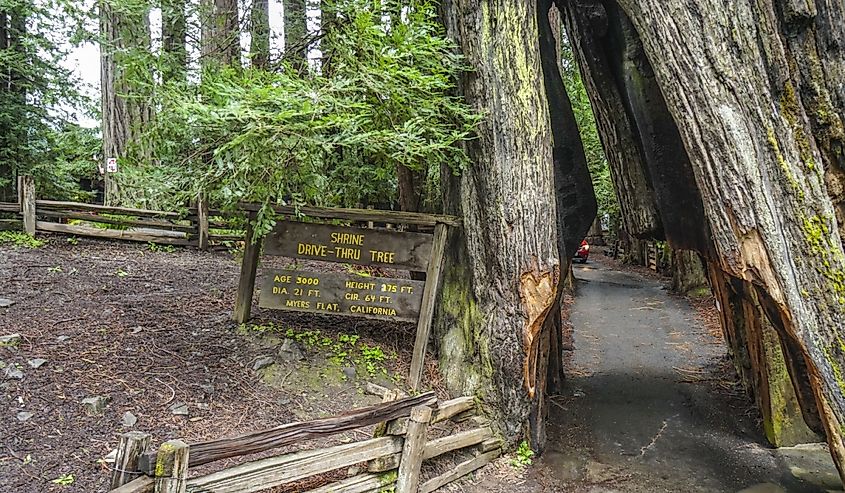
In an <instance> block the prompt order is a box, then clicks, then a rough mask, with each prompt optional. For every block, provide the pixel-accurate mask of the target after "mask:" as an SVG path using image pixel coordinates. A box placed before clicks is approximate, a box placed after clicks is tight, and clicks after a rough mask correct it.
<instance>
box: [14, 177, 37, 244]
mask: <svg viewBox="0 0 845 493" xmlns="http://www.w3.org/2000/svg"><path fill="white" fill-rule="evenodd" d="M18 197H19V198H20V201H21V214H22V215H23V230H24V232H25V233H26V234H28V235H30V236H32V235H35V228H36V226H35V179H34V178H33V177H31V176H20V177H18Z"/></svg>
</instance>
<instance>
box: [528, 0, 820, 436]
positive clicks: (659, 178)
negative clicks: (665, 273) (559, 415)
mask: <svg viewBox="0 0 845 493" xmlns="http://www.w3.org/2000/svg"><path fill="white" fill-rule="evenodd" d="M538 5H539V8H538V28H539V34H540V53H541V61H542V69H543V76H544V83H545V90H546V96H547V99H548V104H549V107H550V118H551V122H552V131H553V135H554V142H555V146H554V152H553V156H554V173H555V192H556V197H557V205H558V215H557V220H558V228H559V242H560V244H559V248H560V256H561V259H571V258H572V254H573V252H574V251H575V250H576V249H577V245H578V243H579V242H580V241H581V239H582V238H583V236H584V234H585V232H586V231H587V229H588V228H589V227H590V225H591V224H592V223H593V220H592V219H593V217H594V214H595V213H596V212H598V214H599V215H600V216H604V217H605V218H607V217H608V216H610V215H611V214H610V213H609V211H608V210H607V209H608V208H609V207H613V205H611V206H608V204H607V203H606V202H607V201H603V200H602V194H603V193H606V190H603V189H602V183H601V179H602V177H601V176H597V173H601V169H602V167H601V166H600V165H597V164H596V163H595V162H592V160H594V159H604V160H605V162H604V165H605V166H606V167H607V168H609V169H608V171H609V173H608V174H609V178H610V179H609V180H608V181H610V182H612V183H611V186H612V194H613V196H614V198H615V199H616V204H618V205H615V206H616V207H618V209H616V210H615V211H613V212H615V213H616V214H618V220H615V221H614V220H610V221H607V220H605V222H606V223H610V224H612V225H618V227H617V229H618V231H616V233H617V234H618V237H619V238H620V239H622V240H623V241H624V242H625V243H626V245H627V247H628V248H627V249H628V251H629V252H631V251H633V252H637V251H639V252H640V255H641V252H642V245H644V244H645V242H646V241H655V240H656V241H662V242H667V244H668V247H669V248H670V249H671V251H672V255H673V256H674V257H675V258H676V259H677V262H676V267H675V268H676V270H677V271H678V273H677V274H676V276H675V277H676V279H675V284H676V287H680V286H683V285H684V284H685V283H690V284H696V283H695V279H696V278H697V279H699V281H700V280H701V279H702V278H704V279H706V281H705V282H704V283H702V282H699V283H698V285H699V286H701V285H702V284H704V285H705V286H706V289H707V290H708V291H711V292H712V295H713V297H714V299H715V302H716V305H717V307H718V311H719V316H720V323H721V326H722V330H723V333H724V337H725V343H726V345H727V352H728V354H729V356H730V358H731V360H732V362H733V365H734V367H735V369H736V372H737V373H738V374H739V377H740V379H741V381H742V383H743V385H744V387H745V388H746V389H747V392H748V394H749V396H750V397H751V399H752V400H753V401H754V403H755V405H756V407H757V408H758V409H759V411H760V414H761V418H762V422H761V425H760V427H761V431H762V433H763V434H764V435H765V438H766V440H768V441H769V442H770V443H771V444H772V445H774V446H788V445H795V444H797V443H803V442H807V441H819V440H821V439H823V437H824V436H825V427H824V423H823V419H822V417H821V415H822V413H821V412H820V410H819V409H820V408H819V406H820V405H819V403H818V402H819V401H818V400H817V391H814V386H813V385H812V383H811V378H813V377H812V375H811V368H812V366H813V365H812V362H811V361H808V355H807V353H806V350H804V349H802V346H801V343H800V341H798V340H797V339H796V337H795V335H794V333H793V332H792V331H790V330H789V329H788V327H787V325H788V324H789V322H787V320H788V315H787V314H784V313H783V312H782V310H781V309H780V308H779V305H778V303H776V302H775V301H774V299H773V298H772V296H771V295H770V294H769V293H768V292H767V291H766V289H765V288H764V287H763V285H762V283H759V282H756V283H755V282H753V281H749V280H745V279H741V278H739V277H737V276H736V275H732V274H730V273H728V272H726V271H725V270H724V269H722V268H720V266H719V261H718V258H717V253H716V251H717V249H716V245H715V244H714V239H713V232H712V231H711V229H710V227H709V224H710V223H709V220H708V217H707V215H706V214H705V205H704V201H703V199H702V192H701V190H700V189H699V181H698V179H697V177H696V174H695V172H694V170H693V166H692V163H691V157H690V155H689V154H688V152H687V149H686V146H685V143H684V140H683V138H682V136H681V132H680V130H679V127H678V123H677V118H676V117H675V116H673V114H672V112H671V111H670V108H669V105H668V104H667V101H666V99H665V97H664V95H663V92H662V89H661V81H660V80H659V78H658V76H657V74H656V73H655V70H654V68H653V67H652V63H651V61H650V60H649V57H648V55H647V53H646V49H645V48H644V46H643V42H642V41H641V39H640V35H639V33H638V31H637V28H636V27H635V25H634V23H633V22H632V21H631V19H630V18H629V17H628V15H627V14H626V12H625V11H624V10H623V8H622V7H620V5H619V4H618V3H617V2H616V0H578V1H557V2H555V1H554V0H539V2H538ZM558 8H559V9H560V10H559V11H558ZM559 26H562V27H563V29H560V28H559ZM564 54H569V55H570V56H569V57H566V56H563V55H564ZM567 77H569V79H567ZM574 79H577V83H580V84H582V90H583V94H573V84H572V81H573V80H574ZM584 97H586V98H587V100H588V101H587V105H586V108H587V110H586V111H587V112H589V113H590V114H589V115H587V116H586V117H585V116H584V115H581V114H580V113H582V112H584V111H585V106H584V105H583V103H584V101H582V100H581V99H580V98H584ZM588 119H593V122H592V124H593V125H594V126H595V128H594V129H592V130H589V129H587V130H585V123H587V124H588V125H589V124H590V122H584V120H588ZM579 127H580V128H579ZM591 132H592V133H591ZM595 139H599V140H600V142H594V140H595ZM596 147H598V149H599V152H596V150H595V148H596ZM585 151H586V153H585ZM602 154H603V155H602ZM591 158H592V159H591ZM590 174H592V177H591V176H590ZM596 196H598V201H597V200H596ZM597 203H598V210H597ZM635 256H636V255H635ZM585 272H586V271H584V270H583V269H582V270H581V273H580V276H581V277H583V276H584V275H586V276H587V279H586V280H585V279H581V280H580V281H579V282H581V283H583V282H587V283H590V282H591V281H590V280H589V276H590V274H589V273H586V274H585ZM576 277H579V276H576ZM629 281H630V280H629ZM594 282H598V283H601V282H604V281H595V280H594ZM682 289H683V288H682ZM605 309H606V310H607V311H608V312H611V313H612V312H615V311H616V308H615V307H612V306H609V307H605ZM628 309H633V308H631V307H628ZM617 322H618V320H617ZM548 323H549V325H550V326H551V327H552V329H551V331H552V332H553V335H551V336H550V339H549V340H546V341H545V342H544V343H542V344H541V347H538V348H536V352H537V355H538V356H539V357H540V358H541V359H545V358H548V363H541V364H538V367H537V370H538V371H540V370H542V369H543V367H545V369H546V371H547V376H546V382H545V387H546V390H547V392H548V393H549V394H550V395H551V396H552V397H551V399H552V401H553V400H554V398H555V397H554V396H555V395H561V394H562V393H565V392H570V393H571V392H572V391H573V389H572V388H571V387H568V386H567V384H566V383H565V382H566V380H567V378H571V377H572V376H571V375H569V376H567V375H561V373H562V371H563V368H564V364H563V362H562V358H561V352H560V346H561V345H562V344H563V341H562V339H561V338H560V337H559V334H558V333H557V332H556V330H555V329H554V327H555V325H556V324H557V323H559V317H557V315H552V316H550V317H549V321H548ZM619 329H620V330H622V329H623V327H619ZM576 330H578V329H577V328H576ZM543 344H545V346H543ZM619 350H620V351H623V352H624V351H630V348H625V347H619ZM575 351H578V349H577V348H576V349H575ZM623 359H624V358H623ZM616 376H617V377H618V376H619V375H616ZM675 376H677V375H675ZM663 377H666V375H662V376H660V378H658V380H660V379H661V378H663ZM610 381H611V383H610V385H611V386H612V385H622V384H620V380H618V379H617V380H616V381H613V378H610ZM633 384H634V382H626V383H624V385H633ZM624 385H622V386H621V387H619V390H620V392H622V393H623V394H624ZM646 387H651V388H657V387H659V385H655V384H654V381H651V383H650V384H649V385H646ZM576 390H577V389H576ZM579 392H580V391H579ZM665 397H666V396H665V395H662V394H660V393H659V392H658V393H657V394H654V398H655V399H664V398H665ZM587 398H589V396H587ZM644 399H648V398H647V397H644ZM556 407H557V408H560V406H559V405H558V406H556V405H555V404H548V403H547V402H544V401H543V399H535V401H534V407H533V409H532V413H531V420H530V422H529V429H530V430H531V431H532V436H531V438H532V442H533V444H534V445H535V447H537V448H542V447H543V446H544V443H545V439H546V432H547V430H546V429H545V427H544V426H542V424H543V423H545V421H546V419H545V418H546V416H547V415H553V414H554V413H556V412H560V411H561V410H562V409H556ZM617 417H619V416H617ZM739 421H741V420H739ZM558 424H559V423H558ZM658 424H659V423H658ZM663 425H666V423H663ZM550 426H552V427H554V426H555V420H551V425H550ZM657 428H660V426H658V427H657ZM664 428H665V426H664ZM714 429H720V427H719V426H718V425H716V424H714ZM559 432H560V430H558V433H557V438H560V436H561V435H560V433H559ZM690 437H691V436H690ZM690 437H687V438H690Z"/></svg>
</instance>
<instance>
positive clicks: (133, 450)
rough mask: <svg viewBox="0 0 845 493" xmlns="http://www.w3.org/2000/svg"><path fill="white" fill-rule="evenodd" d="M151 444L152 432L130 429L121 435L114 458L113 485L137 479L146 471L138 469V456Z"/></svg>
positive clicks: (113, 487)
mask: <svg viewBox="0 0 845 493" xmlns="http://www.w3.org/2000/svg"><path fill="white" fill-rule="evenodd" d="M149 446H150V434H149V433H141V432H140V431H130V432H129V433H124V434H122V435H120V442H118V445H117V455H116V456H115V458H114V469H112V473H111V487H110V488H109V489H110V490H113V489H115V488H117V487H120V486H123V485H124V484H126V483H128V482H130V481H132V480H134V479H136V478H137V477H138V476H141V475H143V474H144V473H143V472H141V471H139V470H138V457H140V455H141V454H143V453H144V452H145V451H146V450H147V448H148V447H149Z"/></svg>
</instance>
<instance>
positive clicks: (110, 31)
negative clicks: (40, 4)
mask: <svg viewBox="0 0 845 493" xmlns="http://www.w3.org/2000/svg"><path fill="white" fill-rule="evenodd" d="M112 4H113V0H100V2H99V8H100V39H101V44H100V92H101V103H102V131H103V160H106V159H109V158H116V159H118V161H120V160H121V159H123V158H125V157H126V151H127V148H128V146H129V145H130V144H131V143H132V142H133V141H135V140H136V139H137V136H138V133H139V131H140V130H141V129H142V128H143V125H144V124H146V123H147V122H148V121H149V120H150V118H151V109H150V107H149V106H148V105H147V104H146V103H145V102H144V101H143V100H141V99H139V98H133V97H131V96H128V95H131V94H132V93H133V92H134V91H133V87H132V84H131V82H132V81H130V80H129V78H128V77H127V76H126V74H125V71H126V65H125V64H126V63H127V60H126V58H125V57H126V55H127V54H128V53H131V51H132V50H135V49H142V50H149V46H150V34H149V19H148V18H147V11H146V10H144V9H140V8H139V9H128V10H127V9H125V8H115V7H114V6H113V5H112ZM102 166H103V168H104V169H105V167H106V163H105V162H103V163H102ZM104 179H105V184H106V186H105V202H106V203H107V204H110V205H117V203H118V202H119V200H120V196H119V190H118V184H117V180H116V178H115V176H114V174H110V173H108V172H106V174H105V178H104Z"/></svg>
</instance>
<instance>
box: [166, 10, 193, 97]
mask: <svg viewBox="0 0 845 493" xmlns="http://www.w3.org/2000/svg"><path fill="white" fill-rule="evenodd" d="M185 1H186V0H162V1H161V50H162V52H163V53H164V54H165V56H166V60H165V68H164V71H163V73H162V78H163V80H164V81H165V82H167V81H169V80H176V81H184V80H185V76H186V74H187V70H188V50H187V46H186V43H187V35H188V19H187V17H186V13H185V7H186V5H185Z"/></svg>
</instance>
